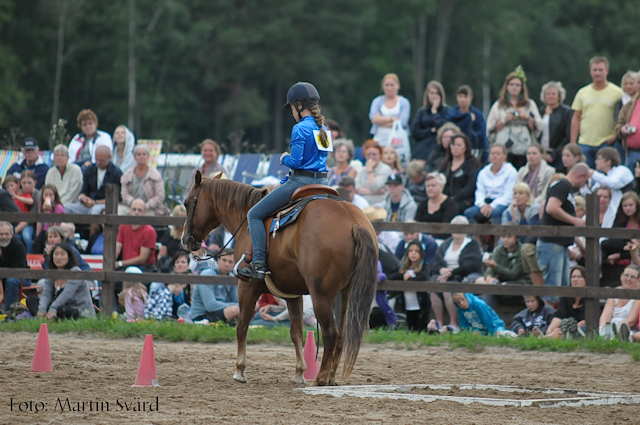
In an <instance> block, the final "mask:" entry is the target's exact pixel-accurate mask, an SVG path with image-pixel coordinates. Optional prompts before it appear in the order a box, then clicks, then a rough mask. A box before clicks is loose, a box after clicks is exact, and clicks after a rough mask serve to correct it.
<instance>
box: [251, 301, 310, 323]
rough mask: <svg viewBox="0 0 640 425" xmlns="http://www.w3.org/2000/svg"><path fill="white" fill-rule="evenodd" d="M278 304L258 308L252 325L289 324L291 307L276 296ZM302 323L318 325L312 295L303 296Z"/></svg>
mask: <svg viewBox="0 0 640 425" xmlns="http://www.w3.org/2000/svg"><path fill="white" fill-rule="evenodd" d="M274 298H275V299H276V301H277V302H278V305H274V304H267V305H264V306H262V307H260V308H259V309H258V311H257V312H256V313H255V315H254V316H253V319H252V320H251V325H252V326H267V327H274V326H289V325H290V321H289V309H288V308H287V303H286V301H285V300H283V299H282V298H278V297H274ZM302 323H303V325H306V326H316V324H317V320H316V315H315V313H314V311H313V300H312V299H311V295H303V296H302Z"/></svg>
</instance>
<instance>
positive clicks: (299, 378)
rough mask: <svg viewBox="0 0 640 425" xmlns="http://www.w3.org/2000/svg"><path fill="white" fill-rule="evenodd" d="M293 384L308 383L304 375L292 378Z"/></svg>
mask: <svg viewBox="0 0 640 425" xmlns="http://www.w3.org/2000/svg"><path fill="white" fill-rule="evenodd" d="M291 383H292V384H306V381H305V380H304V377H302V376H296V377H295V378H293V379H292V380H291Z"/></svg>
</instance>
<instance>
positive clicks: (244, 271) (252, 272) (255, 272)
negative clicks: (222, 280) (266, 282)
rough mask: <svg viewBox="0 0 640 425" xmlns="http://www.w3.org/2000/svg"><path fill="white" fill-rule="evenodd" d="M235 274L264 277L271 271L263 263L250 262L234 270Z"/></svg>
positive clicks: (247, 276)
mask: <svg viewBox="0 0 640 425" xmlns="http://www.w3.org/2000/svg"><path fill="white" fill-rule="evenodd" d="M235 274H236V276H243V277H246V278H249V279H264V277H265V276H266V275H268V274H271V272H270V271H269V270H268V269H267V265H266V264H265V263H251V264H249V265H248V266H247V267H243V268H241V269H237V270H236V273H235Z"/></svg>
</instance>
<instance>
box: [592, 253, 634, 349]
mask: <svg viewBox="0 0 640 425" xmlns="http://www.w3.org/2000/svg"><path fill="white" fill-rule="evenodd" d="M639 287H640V267H638V266H634V265H631V266H627V267H626V268H625V269H624V271H623V272H622V274H621V275H620V286H618V288H619V289H638V288H639ZM639 311H640V300H635V301H634V300H628V299H624V298H609V299H608V300H607V302H606V303H605V305H604V308H603V309H602V314H601V315H600V328H599V332H600V336H605V325H606V324H608V323H611V324H615V325H616V327H617V329H619V330H620V336H621V337H623V339H624V340H628V339H629V334H630V333H632V332H633V330H637V329H638V313H639ZM625 327H626V329H625V330H623V328H625Z"/></svg>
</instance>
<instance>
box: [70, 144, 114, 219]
mask: <svg viewBox="0 0 640 425" xmlns="http://www.w3.org/2000/svg"><path fill="white" fill-rule="evenodd" d="M82 175H83V184H82V192H81V193H80V195H78V202H72V203H70V204H65V206H64V210H65V212H66V213H67V214H92V215H98V214H101V213H102V211H103V210H104V207H105V197H106V186H107V184H108V183H114V184H116V185H117V186H118V194H120V179H121V178H122V171H120V169H119V168H118V167H116V166H115V165H113V163H112V162H111V151H110V150H109V148H108V147H106V146H98V147H97V148H96V163H95V164H91V165H90V166H89V167H87V168H85V169H84V171H83V173H82Z"/></svg>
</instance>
